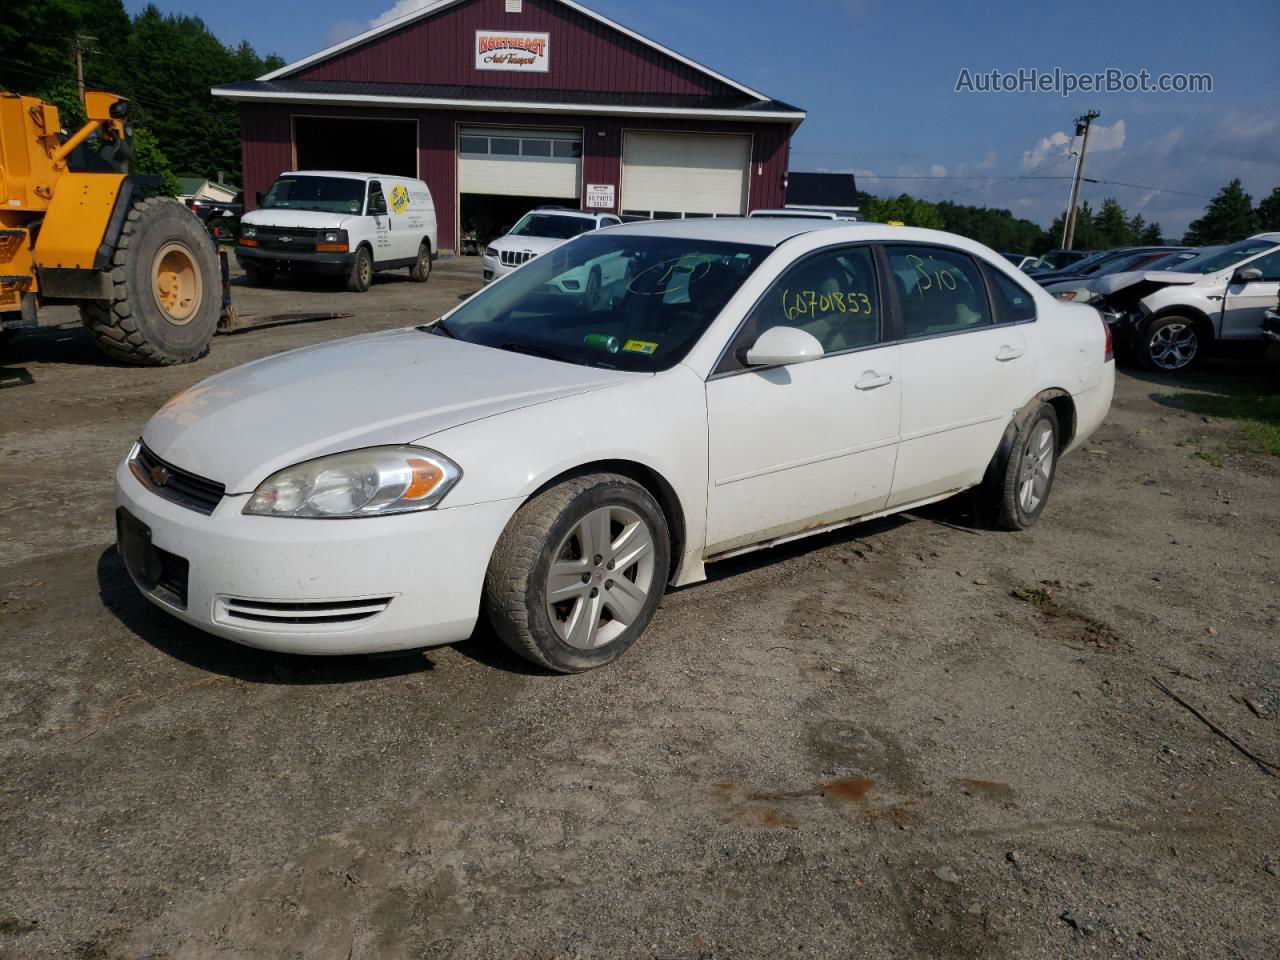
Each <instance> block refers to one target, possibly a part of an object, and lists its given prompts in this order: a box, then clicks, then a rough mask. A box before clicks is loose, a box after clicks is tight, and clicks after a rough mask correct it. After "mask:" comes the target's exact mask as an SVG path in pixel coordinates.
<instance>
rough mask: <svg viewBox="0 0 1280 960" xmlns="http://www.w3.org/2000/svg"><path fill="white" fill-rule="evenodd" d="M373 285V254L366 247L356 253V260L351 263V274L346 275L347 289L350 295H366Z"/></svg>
mask: <svg viewBox="0 0 1280 960" xmlns="http://www.w3.org/2000/svg"><path fill="white" fill-rule="evenodd" d="M372 283H373V254H371V253H370V252H369V248H368V247H361V248H360V249H359V250H357V251H356V258H355V259H354V260H352V261H351V272H350V273H348V274H347V289H348V290H350V291H351V292H352V293H366V292H368V290H369V287H370V285H372Z"/></svg>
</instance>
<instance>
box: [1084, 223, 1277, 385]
mask: <svg viewBox="0 0 1280 960" xmlns="http://www.w3.org/2000/svg"><path fill="white" fill-rule="evenodd" d="M1096 290H1097V293H1098V294H1099V296H1098V297H1097V298H1096V299H1095V300H1094V302H1093V305H1094V306H1095V307H1097V308H1098V310H1099V312H1101V313H1102V315H1103V318H1104V319H1105V320H1106V321H1107V322H1108V324H1110V326H1111V328H1112V331H1113V334H1114V336H1115V337H1116V338H1117V340H1118V341H1119V342H1120V343H1121V344H1122V345H1123V346H1124V348H1125V349H1126V352H1128V353H1130V354H1131V355H1132V356H1133V357H1134V359H1136V360H1137V361H1138V362H1139V363H1141V364H1142V365H1144V366H1146V367H1148V368H1150V369H1152V370H1159V371H1162V372H1165V373H1177V372H1180V371H1183V370H1186V369H1187V368H1188V367H1190V366H1191V365H1192V364H1193V363H1195V362H1196V361H1197V360H1199V359H1200V358H1201V357H1202V356H1203V355H1204V354H1205V352H1207V351H1209V350H1211V349H1214V348H1215V347H1217V348H1223V347H1226V348H1229V347H1231V346H1233V345H1240V346H1247V345H1249V344H1255V345H1256V344H1258V343H1265V342H1266V341H1267V339H1268V338H1267V337H1266V335H1265V334H1264V332H1263V320H1264V319H1265V316H1266V311H1267V309H1268V308H1270V307H1273V306H1274V305H1275V303H1276V298H1277V296H1278V295H1280V233H1263V234H1258V235H1257V236H1255V237H1250V238H1249V239H1248V240H1242V241H1241V242H1240V243H1235V244H1232V245H1231V246H1228V247H1224V248H1222V249H1219V250H1216V251H1212V252H1208V253H1203V254H1201V255H1200V256H1198V257H1195V258H1193V259H1191V260H1187V261H1185V262H1183V263H1181V264H1179V265H1178V266H1177V268H1176V269H1174V270H1169V269H1164V270H1145V271H1137V272H1134V271H1126V272H1124V273H1119V274H1116V275H1114V276H1111V277H1103V278H1101V279H1099V280H1098V282H1097V285H1096Z"/></svg>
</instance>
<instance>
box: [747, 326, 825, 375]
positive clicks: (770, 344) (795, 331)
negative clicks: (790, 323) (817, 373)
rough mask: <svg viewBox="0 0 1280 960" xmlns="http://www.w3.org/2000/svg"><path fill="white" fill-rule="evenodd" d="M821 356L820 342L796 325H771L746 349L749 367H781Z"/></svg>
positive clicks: (806, 361)
mask: <svg viewBox="0 0 1280 960" xmlns="http://www.w3.org/2000/svg"><path fill="white" fill-rule="evenodd" d="M821 357H822V344H820V343H819V342H818V338H817V337H815V336H814V335H813V334H811V333H806V332H805V331H804V330H801V329H799V328H798V327H771V328H770V329H768V330H766V331H765V332H764V333H762V334H760V337H759V339H757V340H756V342H755V343H754V344H753V345H752V347H751V349H750V350H748V351H747V366H749V367H781V366H786V365H788V364H792V363H808V362H809V361H810V360H818V359H821Z"/></svg>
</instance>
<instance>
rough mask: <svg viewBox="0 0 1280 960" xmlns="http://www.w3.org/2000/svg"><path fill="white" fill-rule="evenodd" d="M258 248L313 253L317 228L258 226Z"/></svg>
mask: <svg viewBox="0 0 1280 960" xmlns="http://www.w3.org/2000/svg"><path fill="white" fill-rule="evenodd" d="M257 230H258V232H257V238H258V249H259V250H284V251H287V252H290V253H315V252H316V237H318V236H319V235H320V231H319V230H312V229H306V228H303V227H258V228H257Z"/></svg>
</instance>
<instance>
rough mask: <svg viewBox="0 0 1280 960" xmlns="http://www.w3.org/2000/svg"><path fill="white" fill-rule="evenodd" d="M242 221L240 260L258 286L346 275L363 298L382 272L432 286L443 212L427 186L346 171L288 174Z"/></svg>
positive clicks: (238, 253) (310, 171) (250, 280)
mask: <svg viewBox="0 0 1280 960" xmlns="http://www.w3.org/2000/svg"><path fill="white" fill-rule="evenodd" d="M258 207H259V209H257V210H254V211H253V212H252V213H248V214H245V216H244V217H243V218H242V219H241V221H240V239H239V242H238V243H237V244H236V260H238V261H239V263H240V266H241V267H243V268H244V272H245V275H246V276H247V277H248V279H249V282H250V283H252V284H258V285H265V284H269V283H270V282H271V279H272V278H273V277H274V276H275V275H276V274H277V273H282V272H289V271H293V272H304V271H305V272H309V273H329V274H340V275H342V276H344V277H346V280H347V289H348V290H354V291H356V292H359V293H363V292H364V291H365V290H368V289H369V284H370V283H371V282H372V281H373V274H374V271H377V270H395V269H397V268H400V267H408V268H409V276H410V277H411V278H412V279H414V280H416V281H417V282H418V283H426V282H427V280H428V279H429V278H430V276H431V261H432V259H433V258H434V257H435V255H436V249H437V248H436V208H435V203H434V202H433V201H432V199H431V191H430V190H429V189H428V188H427V185H426V184H425V183H423V182H422V181H421V180H413V179H410V178H408V177H393V176H389V175H386V174H377V173H349V172H347V171H344V170H294V171H291V172H289V173H282V174H280V177H279V178H278V179H277V180H276V182H275V183H274V184H272V186H271V189H270V190H268V191H267V193H266V194H265V195H263V194H259V195H258Z"/></svg>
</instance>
